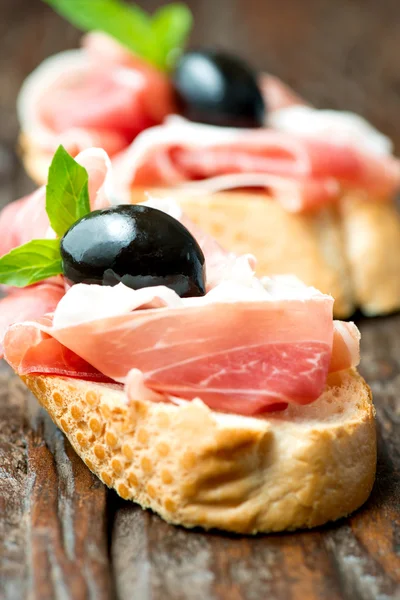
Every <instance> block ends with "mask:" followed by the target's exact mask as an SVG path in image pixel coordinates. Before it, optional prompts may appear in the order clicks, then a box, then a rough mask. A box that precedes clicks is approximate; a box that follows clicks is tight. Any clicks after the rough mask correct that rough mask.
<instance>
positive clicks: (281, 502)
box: [23, 370, 376, 534]
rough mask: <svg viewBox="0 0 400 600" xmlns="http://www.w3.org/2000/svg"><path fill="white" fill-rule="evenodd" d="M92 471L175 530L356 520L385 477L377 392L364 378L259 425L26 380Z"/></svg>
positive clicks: (336, 383) (250, 530)
mask: <svg viewBox="0 0 400 600" xmlns="http://www.w3.org/2000/svg"><path fill="white" fill-rule="evenodd" d="M23 380H24V381H25V383H26V385H27V386H28V387H29V388H30V389H31V390H32V392H33V393H34V394H35V396H36V397H37V398H38V400H39V402H40V403H41V404H42V406H43V407H44V408H45V409H46V410H47V411H48V412H49V414H50V416H51V418H52V419H53V421H54V422H55V423H56V424H57V425H58V426H59V427H60V428H61V429H62V430H63V431H64V432H65V434H66V436H67V437H68V439H69V440H70V442H71V444H72V446H73V447H74V448H75V450H76V451H77V453H78V454H79V455H80V456H81V457H82V459H83V460H84V461H85V463H86V465H87V466H88V467H89V469H91V471H93V473H95V474H96V475H97V476H98V477H100V479H101V480H102V481H103V482H104V483H105V484H106V485H107V486H109V487H113V488H114V489H115V490H116V491H117V493H118V494H119V495H120V496H122V498H125V499H131V500H133V501H135V502H137V503H139V504H140V505H141V506H142V507H143V508H151V509H153V510H154V511H155V512H156V513H158V514H159V515H161V516H162V517H163V518H164V519H165V520H166V521H168V522H170V523H174V524H178V525H184V526H185V527H195V526H200V527H203V528H205V529H209V528H218V529H224V530H229V531H234V532H240V533H246V534H255V533H257V532H272V531H282V530H293V529H297V528H309V527H314V526H317V525H321V524H323V523H326V522H327V521H333V520H336V519H339V518H340V517H343V516H345V515H348V514H349V513H351V512H352V511H354V510H355V509H356V508H358V507H359V506H361V505H362V504H363V503H364V502H365V500H366V499H367V498H368V496H369V494H370V491H371V488H372V485H373V482H374V477H375V468H376V435H375V423H374V408H373V405H372V399H371V393H370V390H369V388H368V386H367V384H366V383H365V381H364V380H363V379H362V378H361V377H360V375H359V374H358V373H357V372H356V371H355V370H349V371H344V372H341V373H339V374H336V375H332V376H330V379H329V381H328V384H327V387H326V391H325V392H324V394H323V395H322V396H321V398H320V399H319V400H317V401H316V402H315V403H313V404H310V405H308V406H290V407H289V408H288V409H286V410H285V411H283V412H281V413H270V414H269V415H266V416H262V417H258V418H251V417H241V416H237V415H228V414H222V413H216V412H213V411H211V410H210V409H209V408H207V407H206V406H205V405H204V404H203V403H202V402H200V401H193V402H187V403H184V404H183V405H180V406H177V405H174V404H168V403H152V402H145V401H135V402H131V403H127V402H126V397H125V395H124V393H123V392H122V391H120V389H118V388H117V387H116V386H112V385H105V384H95V383H90V382H85V381H82V380H74V379H68V378H61V377H54V376H27V377H24V378H23Z"/></svg>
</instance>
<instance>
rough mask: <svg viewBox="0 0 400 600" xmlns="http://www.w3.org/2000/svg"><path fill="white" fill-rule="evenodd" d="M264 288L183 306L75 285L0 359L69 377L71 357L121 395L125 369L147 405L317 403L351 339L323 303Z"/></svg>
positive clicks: (162, 294) (21, 327)
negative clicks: (147, 397)
mask: <svg viewBox="0 0 400 600" xmlns="http://www.w3.org/2000/svg"><path fill="white" fill-rule="evenodd" d="M270 285H271V288H270V289H268V286H267V287H263V289H261V287H257V286H255V287H254V288H251V287H249V286H248V285H245V286H241V285H240V284H238V283H237V282H236V283H235V282H231V283H230V284H227V282H223V283H221V284H219V285H218V286H216V287H215V288H213V290H212V291H210V292H209V293H208V294H207V295H206V296H204V297H203V298H188V299H181V298H179V297H178V296H177V295H176V294H175V293H174V292H173V291H172V290H169V289H167V288H164V287H159V288H147V289H143V290H139V291H136V292H135V291H133V290H130V289H129V288H126V287H125V286H123V285H122V284H119V285H118V286H116V287H114V288H105V287H100V286H85V285H78V286H74V287H73V288H71V290H69V291H68V292H67V294H66V295H65V296H64V298H63V300H62V301H61V302H60V303H59V305H58V307H57V309H56V311H55V315H54V319H53V322H52V323H51V324H50V322H49V320H45V321H43V320H41V321H38V322H31V323H29V322H28V323H23V324H18V325H14V326H13V327H11V328H10V329H9V330H8V332H7V334H6V338H5V350H6V358H7V360H8V361H9V362H10V364H11V365H12V366H13V368H14V369H15V370H16V371H17V372H19V373H20V374H26V373H29V372H36V373H37V372H42V373H51V374H61V375H62V374H66V373H69V374H70V373H71V363H73V360H72V359H71V355H67V360H66V361H65V363H66V364H64V365H62V364H61V363H62V356H63V352H64V351H63V350H62V348H67V349H68V350H69V351H72V352H73V353H74V354H76V355H78V356H79V357H80V358H81V359H83V360H84V361H86V363H89V364H90V365H92V366H93V367H94V368H95V370H96V372H100V373H102V374H103V375H105V376H107V377H109V378H110V379H112V380H114V381H116V382H120V383H124V384H127V387H126V390H127V393H128V394H129V390H131V393H132V390H135V393H136V394H137V393H138V389H140V386H139V387H138V385H133V384H132V378H133V375H132V370H133V372H134V374H135V376H134V380H135V382H136V383H137V381H138V378H137V375H138V373H139V376H140V378H141V379H140V381H142V383H143V384H144V386H145V388H146V389H147V390H149V393H151V394H152V397H154V394H158V395H159V396H157V397H158V398H159V399H160V400H164V401H166V400H169V401H177V399H185V400H192V399H194V398H200V399H201V400H203V401H204V402H205V403H206V404H207V405H208V406H210V407H211V408H213V409H215V410H221V411H228V412H237V413H240V414H258V413H262V412H265V411H266V410H269V409H270V407H273V408H274V409H276V408H277V406H280V407H281V408H283V407H284V406H283V405H285V404H286V403H288V402H289V403H297V404H306V403H309V402H312V401H313V400H316V399H317V398H318V397H319V396H320V394H321V393H322V391H323V389H324V386H325V383H326V378H327V374H328V371H329V370H331V371H333V370H336V369H337V368H338V367H340V369H343V368H349V367H350V366H352V365H354V364H355V362H356V361H357V352H358V339H356V337H351V336H350V337H349V336H347V335H345V336H344V338H343V339H342V337H341V333H342V330H341V328H340V327H337V326H335V328H334V326H333V321H332V302H333V300H332V298H330V297H329V296H325V295H323V294H320V293H319V292H317V291H316V290H313V289H312V288H306V287H305V286H299V287H298V288H297V290H295V289H294V287H291V286H285V285H284V284H282V283H274V281H273V280H271V282H270ZM296 295H297V298H296ZM311 315H312V318H311ZM334 329H335V335H334ZM49 336H50V338H51V339H53V340H55V341H56V342H57V343H58V344H59V345H60V346H61V348H60V346H57V344H55V342H52V352H51V353H47V350H46V348H47V347H48V346H49V343H50V342H49V339H50V338H49ZM334 340H335V342H334ZM54 344H55V345H54ZM57 347H58V348H59V349H58V351H57ZM344 348H345V350H346V351H345V352H343V349H344ZM336 352H340V353H341V355H342V358H341V359H340V360H339V359H338V358H335V357H334V354H335V353H336ZM60 357H61V359H60ZM78 364H79V361H78ZM80 369H81V371H82V368H81V367H80Z"/></svg>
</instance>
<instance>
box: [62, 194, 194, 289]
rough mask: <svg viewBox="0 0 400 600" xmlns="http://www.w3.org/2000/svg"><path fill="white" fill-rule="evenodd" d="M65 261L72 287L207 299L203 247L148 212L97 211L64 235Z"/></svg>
mask: <svg viewBox="0 0 400 600" xmlns="http://www.w3.org/2000/svg"><path fill="white" fill-rule="evenodd" d="M61 257H62V261H63V271H64V275H65V277H66V278H67V279H68V280H70V281H71V282H73V283H96V284H100V285H116V284H117V283H119V282H122V283H124V284H125V285H127V286H129V287H131V288H133V289H139V288H143V287H148V286H155V285H165V286H167V287H169V288H171V289H173V290H174V291H175V292H176V293H177V294H179V296H181V297H184V296H202V295H203V294H205V261H204V255H203V252H202V251H201V249H200V246H199V245H198V243H197V242H196V240H195V239H194V237H193V236H192V234H191V233H190V232H189V231H188V230H187V229H186V227H184V226H183V225H182V224H181V223H179V221H177V220H176V219H174V218H173V217H171V216H169V215H168V214H166V213H164V212H162V211H160V210H157V209H155V208H150V207H148V206H141V205H125V204H122V205H119V206H115V207H112V208H108V209H105V210H96V211H93V212H92V213H90V214H88V215H87V216H85V217H83V218H82V219H80V220H79V221H77V222H76V223H74V225H72V227H70V229H69V230H68V231H67V232H66V233H65V235H64V237H63V238H62V240H61Z"/></svg>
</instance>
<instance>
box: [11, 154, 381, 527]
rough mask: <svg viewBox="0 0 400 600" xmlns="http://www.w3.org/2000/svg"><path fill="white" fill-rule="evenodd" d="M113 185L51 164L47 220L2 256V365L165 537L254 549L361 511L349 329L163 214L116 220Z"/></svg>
mask: <svg viewBox="0 0 400 600" xmlns="http://www.w3.org/2000/svg"><path fill="white" fill-rule="evenodd" d="M109 169H110V162H109V159H108V157H107V155H106V154H105V153H104V151H102V150H87V151H85V152H83V153H81V154H80V155H79V156H78V157H77V158H76V161H75V160H74V159H72V158H71V157H70V156H69V155H68V153H67V152H66V151H65V150H64V149H63V148H62V147H60V148H59V150H58V151H57V153H56V154H55V156H54V159H53V162H52V165H51V167H50V171H49V178H48V184H47V188H46V189H45V188H42V189H40V190H38V192H37V193H36V196H35V198H36V200H35V201H36V202H37V206H44V205H45V206H46V211H45V212H43V213H42V214H41V216H40V219H38V220H37V222H36V224H33V223H32V224H31V225H32V227H31V228H30V229H29V228H27V230H26V232H25V239H23V240H22V239H19V240H16V239H15V238H13V239H12V238H9V240H8V241H9V246H10V247H11V246H12V245H14V246H15V244H16V243H20V242H21V241H24V242H25V243H24V245H22V246H18V247H14V249H11V250H10V251H9V252H8V253H7V254H5V255H3V257H2V258H1V259H0V283H1V284H3V285H4V286H8V287H7V291H8V292H9V295H8V296H7V297H6V298H5V299H4V300H2V301H1V302H2V304H1V314H2V319H3V323H2V327H3V331H2V333H1V337H2V339H3V345H4V355H5V358H6V360H7V361H8V363H9V364H10V365H11V366H12V367H13V369H14V370H15V371H16V373H18V375H19V376H20V377H21V379H22V380H23V381H24V382H25V383H26V385H27V386H28V387H29V388H30V389H31V390H32V391H33V393H34V394H35V395H36V397H37V398H38V400H39V402H40V403H41V404H42V405H43V406H44V407H45V408H46V410H47V411H48V412H49V414H50V416H51V418H52V419H53V420H54V422H55V423H56V424H57V425H58V426H59V427H60V428H61V429H62V430H63V431H64V432H65V434H66V435H67V437H68V438H69V440H70V441H71V443H72V445H73V447H74V448H75V450H76V451H77V452H78V454H79V455H80V456H81V457H82V458H83V460H84V461H85V463H86V465H87V466H88V467H89V468H90V469H91V470H92V471H93V472H94V473H95V474H96V475H97V476H98V477H99V478H100V479H101V480H102V481H103V482H104V483H105V484H106V485H108V486H109V487H113V488H114V489H115V490H116V491H117V492H118V494H119V495H120V496H122V497H123V498H125V499H131V500H134V501H135V502H137V503H139V504H141V505H142V506H143V507H149V508H152V509H153V510H154V511H156V512H157V513H158V514H160V515H161V516H162V517H163V518H164V519H166V520H167V521H168V522H171V523H175V524H180V525H184V526H187V527H194V526H201V527H204V528H220V529H226V530H230V531H236V532H243V533H256V532H267V531H281V530H286V529H295V528H300V527H313V526H316V525H320V524H322V523H325V522H327V521H331V520H335V519H338V518H340V517H342V516H345V515H347V514H349V513H350V512H352V511H353V510H355V509H356V508H358V507H359V506H360V505H361V504H362V503H363V502H364V501H365V500H366V499H367V497H368V495H369V493H370V491H371V488H372V485H373V481H374V476H375V466H376V439H375V425H374V408H373V405H372V400H371V394H370V390H369V388H368V386H367V385H366V383H365V382H364V380H363V379H362V377H360V375H359V374H358V373H357V370H356V365H357V364H358V361H359V333H358V330H357V328H356V326H355V325H354V324H353V323H343V322H340V321H334V320H333V318H332V307H333V298H332V297H330V296H328V295H325V294H322V293H320V292H319V291H317V290H316V289H314V288H310V287H307V286H305V285H304V284H302V283H301V282H300V281H298V280H297V279H296V278H291V277H274V278H269V277H265V278H263V279H258V278H257V277H256V276H255V275H254V267H255V259H254V257H252V256H249V255H243V256H239V257H238V256H236V255H234V254H232V253H229V252H225V251H224V250H223V249H222V248H221V247H220V246H219V245H218V244H217V242H215V241H214V240H213V239H212V238H211V237H210V236H209V235H207V234H206V233H203V232H202V231H201V230H200V229H198V228H197V226H196V225H194V224H193V223H192V222H191V221H190V220H189V219H188V218H187V217H186V216H185V215H184V214H183V213H182V210H181V208H180V206H179V205H178V204H177V203H175V202H174V201H173V199H171V198H170V199H164V200H150V201H147V202H145V203H143V204H136V205H121V204H118V199H117V198H116V197H114V196H113V194H112V189H113V188H112V179H111V174H110V172H109ZM30 202H31V204H32V200H30ZM12 209H13V213H12V214H11V213H8V214H9V217H8V218H9V219H10V226H11V227H12V221H13V220H16V219H17V220H18V219H19V220H23V221H24V222H25V223H26V224H30V223H29V221H30V219H29V215H28V217H27V213H26V212H25V213H24V210H25V205H24V204H23V203H21V204H19V205H18V204H17V205H14V206H13V207H12ZM5 214H7V213H5ZM2 218H3V224H4V223H5V221H4V215H3V217H2ZM15 287H18V288H19V289H18V290H15Z"/></svg>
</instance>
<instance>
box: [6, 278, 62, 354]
mask: <svg viewBox="0 0 400 600" xmlns="http://www.w3.org/2000/svg"><path fill="white" fill-rule="evenodd" d="M63 295H64V286H63V285H61V284H57V283H42V284H38V285H33V286H29V287H27V288H24V289H18V290H13V291H12V293H10V294H9V295H8V296H7V297H6V298H2V299H1V300H0V358H2V357H3V338H4V335H5V333H6V331H7V329H8V327H9V326H10V325H12V324H13V323H18V322H21V321H27V320H31V319H39V318H40V317H42V316H43V315H45V314H46V313H52V312H54V310H55V308H56V306H57V304H58V303H59V301H60V300H61V298H62V297H63Z"/></svg>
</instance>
